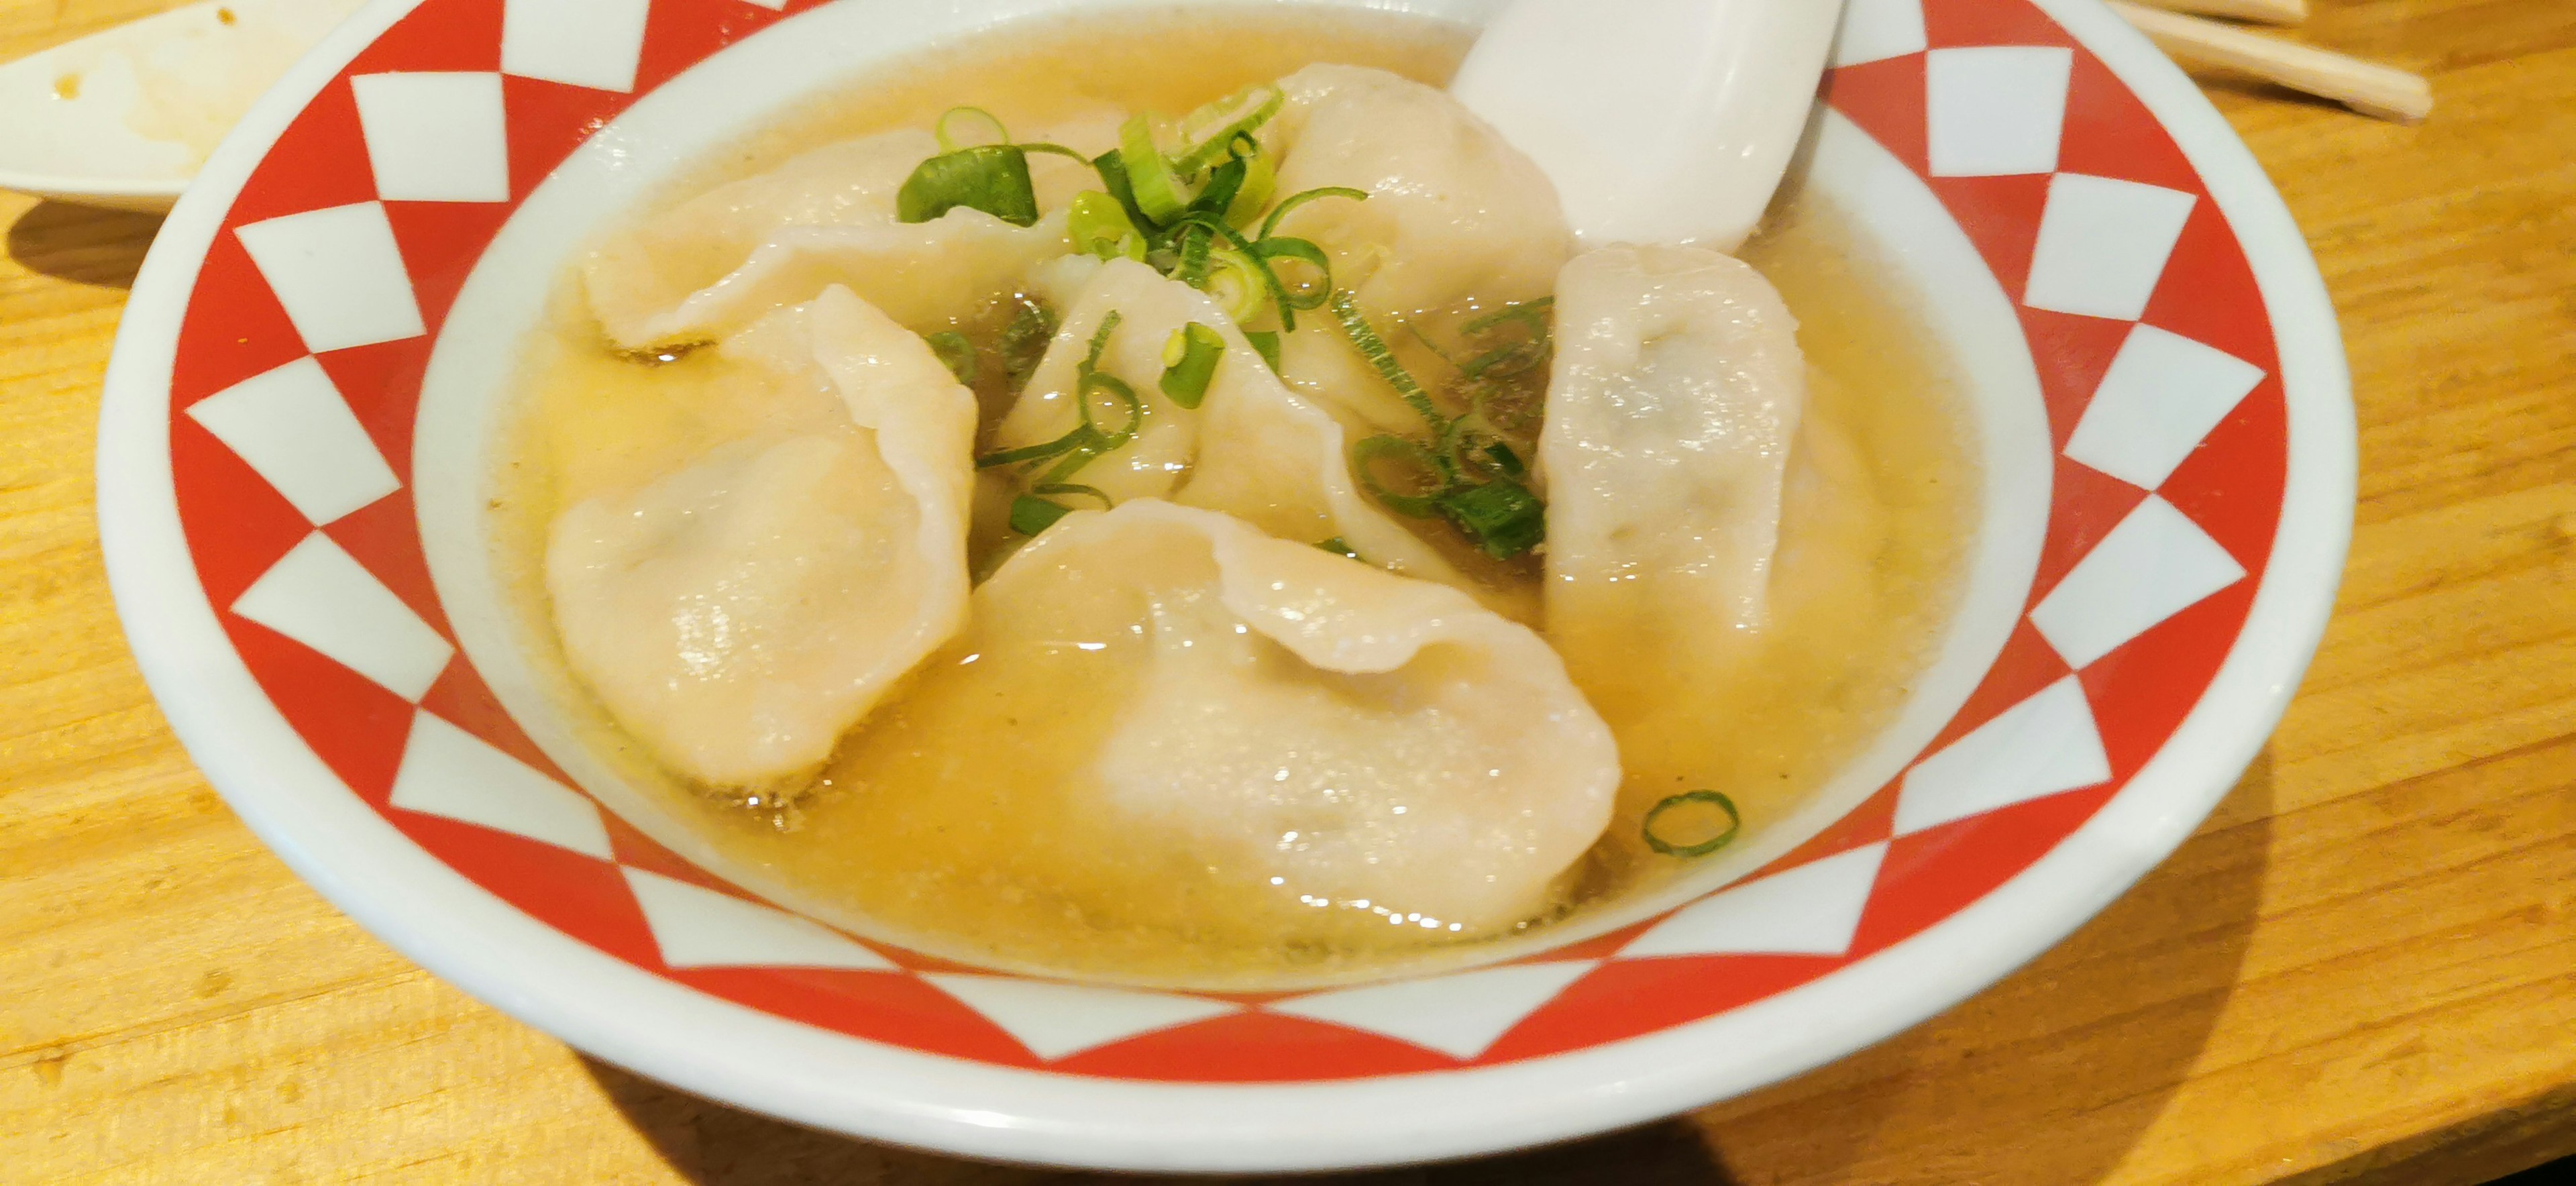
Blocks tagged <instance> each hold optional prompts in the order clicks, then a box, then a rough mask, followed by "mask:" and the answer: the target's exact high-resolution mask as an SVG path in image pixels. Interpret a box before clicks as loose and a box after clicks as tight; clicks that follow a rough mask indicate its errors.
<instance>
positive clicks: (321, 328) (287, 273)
mask: <svg viewBox="0 0 2576 1186" xmlns="http://www.w3.org/2000/svg"><path fill="white" fill-rule="evenodd" d="M234 234H236V235H238V236H240V238H241V243H242V247H243V248H245V249H246V250H248V251H249V252H250V258H251V261H252V262H253V263H255V264H257V265H258V266H259V274H260V276H261V277H262V278H264V279H266V280H267V281H268V287H269V291H271V292H274V293H276V294H277V300H278V303H279V304H281V305H284V306H286V316H287V319H288V320H290V321H293V322H294V323H295V332H296V333H298V334H300V335H302V336H303V338H304V348H305V349H307V350H311V351H313V352H314V353H316V354H320V353H324V352H327V351H332V350H346V349H348V348H349V347H352V346H369V345H373V344H375V343H377V342H391V341H395V340H397V339H401V338H416V337H419V336H420V335H421V334H422V333H423V332H425V331H424V329H423V327H422V324H421V318H420V305H419V303H418V301H417V300H416V299H415V298H414V296H413V294H412V287H411V276H410V275H409V274H408V273H407V272H406V271H405V270H404V268H403V258H402V249H401V248H399V247H396V246H395V245H394V233H393V225H392V224H391V223H389V222H387V221H385V208H384V206H383V205H382V204H381V203H377V202H358V203H355V204H352V205H347V206H334V207H331V208H329V209H327V210H314V211H310V212H307V213H303V214H290V215H287V216H285V217H283V218H272V219H268V220H267V221H264V222H256V223H252V224H251V225H249V226H246V227H242V228H240V229H239V230H237V231H235V232H234Z"/></svg>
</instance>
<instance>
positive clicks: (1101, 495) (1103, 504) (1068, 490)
mask: <svg viewBox="0 0 2576 1186" xmlns="http://www.w3.org/2000/svg"><path fill="white" fill-rule="evenodd" d="M1029 493H1031V494H1037V495H1052V496H1056V497H1064V496H1067V495H1074V496H1079V497H1082V498H1093V499H1098V500H1100V509H1101V510H1104V511H1108V510H1116V509H1117V507H1118V504H1117V503H1115V502H1112V501H1110V499H1109V494H1108V492H1107V491H1104V490H1102V489H1100V488H1099V487H1097V486H1076V485H1074V484H1072V483H1070V482H1054V483H1050V484H1048V485H1044V486H1033V487H1030V488H1029Z"/></svg>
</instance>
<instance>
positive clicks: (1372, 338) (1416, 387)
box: [1332, 288, 1449, 452]
mask: <svg viewBox="0 0 2576 1186" xmlns="http://www.w3.org/2000/svg"><path fill="white" fill-rule="evenodd" d="M1332 304H1333V315H1334V316H1336V317H1338V318H1340V319H1341V322H1342V332H1344V333H1347V334H1349V335H1350V336H1351V344H1352V345H1354V346H1357V347H1359V351H1360V357H1362V358H1365V359H1367V360H1368V363H1369V366H1371V367H1373V368H1375V369H1376V370H1377V373H1378V377H1380V378H1382V379H1385V380H1386V381H1387V384H1388V385H1389V386H1391V387H1393V388H1395V393H1396V394H1397V395H1400V396H1403V397H1404V402H1405V403H1407V404H1410V405H1412V407H1413V410H1414V411H1416V412H1419V413H1421V415H1422V418H1423V420H1425V421H1427V422H1428V423H1429V424H1430V425H1431V431H1432V432H1433V433H1440V432H1443V431H1445V430H1446V429H1447V428H1448V427H1449V418H1448V417H1446V416H1443V415H1441V414H1440V408H1439V406H1438V405H1436V404H1433V403H1432V402H1431V393H1430V392H1428V391H1424V390H1423V389H1422V384H1420V383H1418V382H1415V381H1414V378H1413V375H1412V374H1411V373H1410V372H1408V371H1406V370H1405V369H1404V364H1403V363H1400V362H1397V361H1396V360H1395V351H1393V350H1389V349H1387V347H1386V339H1384V338H1381V337H1379V336H1377V331H1376V330H1375V329H1372V328H1370V327H1369V323H1368V316H1367V315H1366V314H1364V313H1361V312H1360V306H1359V302H1358V301H1357V300H1354V299H1352V297H1351V292H1350V290H1349V289H1347V288H1345V289H1342V290H1340V291H1337V292H1335V293H1334V294H1333V297H1332ZM1415 447H1416V448H1420V446H1418V445H1417V446H1415ZM1426 452H1428V451H1427V450H1426Z"/></svg>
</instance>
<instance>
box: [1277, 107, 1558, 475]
mask: <svg viewBox="0 0 2576 1186" xmlns="http://www.w3.org/2000/svg"><path fill="white" fill-rule="evenodd" d="M1279 85H1280V88H1281V90H1283V91H1284V92H1285V93H1286V95H1287V102H1286V104H1285V105H1284V106H1283V107H1282V109H1281V111H1280V114H1279V117H1278V119H1277V120H1276V121H1275V122H1274V123H1273V124H1272V129H1271V131H1270V133H1269V134H1270V135H1272V136H1274V137H1276V138H1277V140H1278V142H1279V144H1280V145H1281V146H1282V151H1283V153H1284V158H1283V160H1282V161H1281V163H1280V165H1279V192H1280V193H1281V194H1294V193H1298V192H1301V191H1303V190H1308V189H1314V188H1318V187H1322V186H1348V187H1350V188H1354V189H1360V190H1365V191H1367V192H1368V193H1369V197H1368V200H1366V201H1349V200H1343V199H1320V200H1317V201H1313V202H1309V203H1307V204H1305V205H1302V206H1300V207H1298V208H1297V209H1295V210H1293V211H1291V212H1290V213H1289V215H1288V217H1287V218H1285V219H1284V220H1282V221H1281V224H1280V233H1281V234H1287V235H1296V236H1299V237H1302V238H1307V239H1312V240H1314V241H1315V242H1316V243H1317V244H1318V245H1320V246H1322V247H1323V248H1324V250H1325V251H1326V253H1327V254H1329V255H1330V256H1331V257H1332V260H1333V280H1334V283H1335V284H1336V285H1337V286H1340V287H1344V288H1349V289H1351V290H1352V295H1353V297H1354V298H1355V299H1356V300H1357V301H1358V303H1359V307H1360V309H1361V310H1362V311H1363V312H1365V313H1367V314H1368V316H1369V317H1370V318H1371V319H1372V320H1375V321H1376V322H1377V323H1378V328H1379V330H1380V331H1381V332H1382V333H1383V334H1384V335H1385V336H1386V337H1387V339H1388V342H1389V344H1390V345H1391V346H1392V347H1393V348H1394V349H1395V351H1396V354H1397V356H1398V357H1399V358H1400V359H1402V360H1403V361H1404V363H1405V364H1406V366H1407V367H1408V368H1410V369H1412V370H1413V371H1414V373H1415V374H1416V375H1419V376H1422V377H1423V378H1424V379H1425V380H1426V381H1428V380H1429V379H1430V378H1431V377H1432V376H1433V375H1435V374H1437V373H1438V368H1440V367H1441V366H1443V365H1445V364H1443V363H1442V362H1441V360H1440V357H1439V355H1437V354H1436V353H1434V352H1432V351H1431V350H1430V349H1429V348H1427V347H1423V346H1421V345H1420V344H1419V343H1417V342H1415V341H1414V340H1413V338H1412V335H1410V334H1399V333H1395V332H1394V327H1395V323H1396V322H1398V321H1400V320H1410V321H1414V322H1416V323H1417V324H1418V325H1419V326H1422V327H1426V328H1428V329H1429V330H1431V331H1432V332H1434V333H1445V332H1446V331H1448V330H1451V329H1454V328H1455V327H1454V325H1452V324H1449V323H1450V322H1451V321H1453V320H1455V319H1456V318H1459V317H1464V316H1465V315H1467V314H1470V313H1472V312H1474V311H1476V310H1490V309H1495V308H1500V307H1501V306H1504V305H1507V304H1512V303H1515V302H1520V301H1527V300H1533V299H1536V298H1538V297H1543V296H1546V295H1547V294H1548V291H1549V288H1550V286H1551V285H1553V284H1554V283H1555V280H1556V273H1557V270H1558V269H1560V268H1562V267H1564V266H1565V261H1566V259H1567V258H1568V257H1569V256H1571V255H1572V254H1573V250H1574V234H1573V232H1572V230H1570V229H1569V228H1568V227H1567V225H1566V221H1565V213H1564V210H1563V209H1562V208H1561V207H1560V206H1559V205H1558V204H1557V198H1556V189H1555V187H1554V186H1553V185H1551V184H1550V183H1549V181H1548V179H1547V177H1546V175H1545V174H1543V173H1541V172H1540V171H1539V169H1538V166H1537V165H1536V164H1534V163H1532V162H1531V161H1530V160H1529V158H1528V157H1526V156H1523V155H1522V154H1521V153H1520V152H1519V150H1517V149H1514V148H1513V147H1512V146H1511V145H1509V144H1506V143H1504V142H1503V139H1502V137H1501V136H1500V135H1498V134H1496V133H1495V132H1494V130H1493V129H1492V128H1491V127H1488V126H1487V125H1486V124H1485V122H1484V121H1483V120H1481V119H1478V118H1477V117H1476V116H1475V114H1474V113H1472V112H1470V111H1468V110H1467V109H1466V108H1465V107H1464V106H1461V105H1460V104H1459V103H1458V101H1457V100H1455V99H1453V98H1451V97H1450V96H1449V95H1448V93H1447V92H1445V91H1440V90H1436V89H1434V88H1432V87H1427V86H1424V85H1422V84H1421V83H1418V82H1414V81H1412V80H1411V79H1407V78H1403V77H1399V76H1397V75H1394V74H1390V73H1387V72H1386V71H1383V70H1376V69H1371V68H1368V67H1364V66H1338V65H1316V66H1308V67H1306V68H1305V69H1303V70H1300V71H1298V72H1296V73H1295V74H1291V75H1289V76H1288V77H1286V78H1284V79H1282V80H1280V84H1279ZM1310 317H1311V318H1312V319H1314V320H1313V322H1312V324H1313V326H1314V328H1313V330H1312V331H1309V330H1307V329H1305V328H1301V329H1300V330H1299V331H1298V332H1296V333H1293V334H1289V335H1286V337H1285V338H1283V339H1282V341H1281V343H1280V368H1279V369H1280V373H1281V374H1282V375H1283V376H1285V377H1286V379H1287V380H1288V383H1289V385H1290V386H1292V387H1295V388H1296V389H1297V390H1299V391H1300V392H1303V393H1304V394H1306V395H1307V396H1308V397H1309V398H1313V399H1317V400H1321V401H1324V402H1326V403H1327V404H1328V405H1330V406H1335V407H1339V408H1341V409H1343V410H1345V411H1347V412H1349V413H1350V414H1352V415H1353V416H1355V417H1357V418H1358V419H1360V420H1362V421H1364V422H1366V423H1367V424H1369V425H1370V426H1371V427H1373V428H1375V429H1378V430H1380V431H1385V432H1393V433H1398V434H1402V433H1411V432H1417V431H1419V430H1420V428H1421V417H1420V416H1418V415H1417V414H1415V413H1414V411H1413V410H1412V409H1411V408H1409V407H1407V406H1405V404H1404V401H1403V400H1402V399H1401V398H1399V397H1397V395H1396V394H1395V392H1394V391H1393V390H1392V389H1390V388H1388V387H1387V385H1386V384H1385V383H1384V382H1383V381H1381V380H1380V379H1379V378H1378V377H1377V372H1376V371H1374V370H1372V369H1371V368H1370V367H1369V365H1368V363H1367V361H1366V360H1365V359H1363V358H1361V357H1360V355H1359V352H1358V351H1357V350H1356V349H1354V348H1353V347H1352V346H1351V343H1350V340H1349V339H1348V338H1346V337H1344V336H1343V335H1342V333H1341V331H1340V330H1338V329H1337V328H1335V327H1334V326H1333V325H1332V323H1331V319H1330V317H1329V316H1328V315H1327V314H1326V313H1324V312H1321V311H1318V312H1317V313H1314V314H1311V315H1310ZM1300 324H1301V327H1302V326H1304V325H1306V324H1307V323H1306V322H1302V321H1301V323H1300Z"/></svg>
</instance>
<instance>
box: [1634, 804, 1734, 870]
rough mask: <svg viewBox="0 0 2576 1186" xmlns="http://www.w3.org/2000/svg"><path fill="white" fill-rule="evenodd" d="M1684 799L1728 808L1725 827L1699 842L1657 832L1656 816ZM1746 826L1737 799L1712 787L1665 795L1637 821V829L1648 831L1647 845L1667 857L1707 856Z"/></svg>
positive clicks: (1724, 845) (1645, 832) (1726, 809)
mask: <svg viewBox="0 0 2576 1186" xmlns="http://www.w3.org/2000/svg"><path fill="white" fill-rule="evenodd" d="M1684 803H1715V804H1717V805H1718V807H1719V808H1720V809H1722V810H1724V811H1725V812H1726V820H1727V823H1726V830H1725V831H1723V832H1720V833H1718V834H1717V835H1716V837H1714V838H1712V839H1708V840H1703V841H1700V842H1699V843H1697V844H1674V843H1671V842H1670V841H1667V840H1665V839H1663V838H1662V837H1660V836H1657V835H1655V819H1656V817H1658V816H1661V815H1662V814H1664V813H1665V812H1666V811H1669V810H1671V809H1673V808H1675V807H1679V806H1681V805H1682V804H1684ZM1743 830H1744V816H1743V815H1742V814H1741V813H1739V812H1738V811H1736V810H1735V800H1733V799H1729V798H1727V797H1726V796H1724V795H1721V794H1719V793H1717V792H1716V791H1710V790H1697V791H1685V792H1683V793H1681V794H1678V795H1675V796H1673V797H1671V798H1669V799H1666V800H1664V801H1663V802H1661V803H1657V804H1655V806H1654V807H1653V809H1651V810H1649V811H1647V812H1646V818H1645V820H1644V822H1642V823H1641V824H1639V825H1638V831H1640V832H1642V833H1644V834H1645V837H1646V847H1648V848H1651V849H1654V850H1655V851H1656V852H1659V853H1662V854H1664V855H1665V856H1668V857H1704V856H1707V855H1708V854H1710V853H1713V852H1716V851H1717V850H1719V849H1721V848H1724V847H1726V846H1727V843H1728V842H1730V841H1732V840H1734V839H1735V834H1736V833H1738V832H1741V831H1743Z"/></svg>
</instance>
